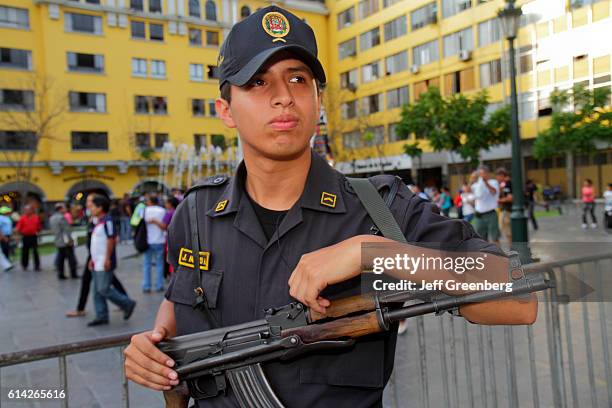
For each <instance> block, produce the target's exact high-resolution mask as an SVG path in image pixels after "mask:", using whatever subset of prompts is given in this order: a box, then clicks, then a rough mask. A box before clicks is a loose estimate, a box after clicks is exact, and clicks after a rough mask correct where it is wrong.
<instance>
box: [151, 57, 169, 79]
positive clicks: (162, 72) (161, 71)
mask: <svg viewBox="0 0 612 408" xmlns="http://www.w3.org/2000/svg"><path fill="white" fill-rule="evenodd" d="M151 77H152V78H166V61H162V60H151Z"/></svg>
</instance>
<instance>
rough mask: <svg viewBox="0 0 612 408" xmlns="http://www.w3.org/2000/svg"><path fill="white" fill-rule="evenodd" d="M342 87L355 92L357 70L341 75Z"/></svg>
mask: <svg viewBox="0 0 612 408" xmlns="http://www.w3.org/2000/svg"><path fill="white" fill-rule="evenodd" d="M340 87H341V88H343V89H349V90H355V88H357V69H352V70H350V71H347V72H343V73H341V74H340Z"/></svg>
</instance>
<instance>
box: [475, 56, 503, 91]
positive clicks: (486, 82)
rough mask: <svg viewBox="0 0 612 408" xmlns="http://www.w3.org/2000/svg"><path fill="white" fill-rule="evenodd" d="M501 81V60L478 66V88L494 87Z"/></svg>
mask: <svg viewBox="0 0 612 408" xmlns="http://www.w3.org/2000/svg"><path fill="white" fill-rule="evenodd" d="M501 80H502V68H501V60H498V59H496V60H493V61H489V62H485V63H484V64H480V87H481V88H486V87H487V86H491V85H495V84H498V83H500V82H501Z"/></svg>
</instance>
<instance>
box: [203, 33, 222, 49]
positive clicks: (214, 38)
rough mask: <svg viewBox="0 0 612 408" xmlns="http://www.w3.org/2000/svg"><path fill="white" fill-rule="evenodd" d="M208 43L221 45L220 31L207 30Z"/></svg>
mask: <svg viewBox="0 0 612 408" xmlns="http://www.w3.org/2000/svg"><path fill="white" fill-rule="evenodd" d="M206 45H215V46H217V45H219V32H218V31H206Z"/></svg>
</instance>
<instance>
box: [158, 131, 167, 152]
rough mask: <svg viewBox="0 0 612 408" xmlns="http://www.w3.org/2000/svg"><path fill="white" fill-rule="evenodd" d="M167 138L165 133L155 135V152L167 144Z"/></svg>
mask: <svg viewBox="0 0 612 408" xmlns="http://www.w3.org/2000/svg"><path fill="white" fill-rule="evenodd" d="M168 139H169V136H168V134H167V133H156V134H155V150H161V148H162V147H164V144H165V143H168Z"/></svg>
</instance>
